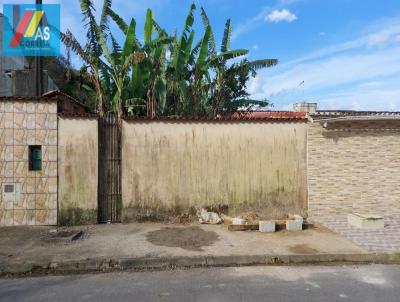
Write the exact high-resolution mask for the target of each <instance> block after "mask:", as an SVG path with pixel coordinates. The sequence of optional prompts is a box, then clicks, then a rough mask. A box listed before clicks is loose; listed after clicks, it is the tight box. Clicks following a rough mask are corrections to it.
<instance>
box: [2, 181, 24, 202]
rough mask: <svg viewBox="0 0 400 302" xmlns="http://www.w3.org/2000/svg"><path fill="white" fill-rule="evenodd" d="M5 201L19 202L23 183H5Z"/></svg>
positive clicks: (3, 197)
mask: <svg viewBox="0 0 400 302" xmlns="http://www.w3.org/2000/svg"><path fill="white" fill-rule="evenodd" d="M1 195H2V200H3V202H17V201H20V199H21V183H3V184H2V185H1Z"/></svg>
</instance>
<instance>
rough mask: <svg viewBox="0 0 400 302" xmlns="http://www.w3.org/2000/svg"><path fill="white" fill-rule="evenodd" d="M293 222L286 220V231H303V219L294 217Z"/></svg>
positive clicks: (297, 216)
mask: <svg viewBox="0 0 400 302" xmlns="http://www.w3.org/2000/svg"><path fill="white" fill-rule="evenodd" d="M293 218H294V219H293V220H286V230H288V231H301V230H303V217H301V216H300V215H294V216H293Z"/></svg>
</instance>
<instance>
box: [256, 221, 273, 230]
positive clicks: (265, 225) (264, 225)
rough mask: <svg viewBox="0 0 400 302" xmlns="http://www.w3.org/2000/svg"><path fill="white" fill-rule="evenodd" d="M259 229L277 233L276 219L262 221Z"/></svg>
mask: <svg viewBox="0 0 400 302" xmlns="http://www.w3.org/2000/svg"><path fill="white" fill-rule="evenodd" d="M259 231H260V232H261V233H275V220H266V221H260V222H259Z"/></svg>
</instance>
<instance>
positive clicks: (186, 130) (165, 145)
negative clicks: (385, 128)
mask: <svg viewBox="0 0 400 302" xmlns="http://www.w3.org/2000/svg"><path fill="white" fill-rule="evenodd" d="M306 133H307V123H305V122H275V123H274V122H240V121H239V122H196V121H185V122H183V121H182V122H179V121H178V122H174V121H170V122H169V121H124V122H123V125H122V193H123V198H122V199H123V211H122V215H123V221H131V220H142V219H154V220H159V219H165V218H166V217H170V216H173V215H177V214H182V213H188V212H193V211H194V209H195V208H199V207H202V206H212V207H218V206H221V205H228V206H229V210H230V214H235V213H242V212H243V211H247V210H255V211H257V212H262V213H264V214H266V215H270V216H273V217H276V216H281V215H282V214H283V213H287V212H299V213H302V214H306V209H307V183H306Z"/></svg>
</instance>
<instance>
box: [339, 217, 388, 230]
mask: <svg viewBox="0 0 400 302" xmlns="http://www.w3.org/2000/svg"><path fill="white" fill-rule="evenodd" d="M347 221H348V223H349V224H350V225H352V226H355V227H357V228H360V229H366V230H379V229H383V228H384V227H385V224H384V219H383V217H382V216H378V215H369V214H358V213H354V214H349V215H348V216H347Z"/></svg>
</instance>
